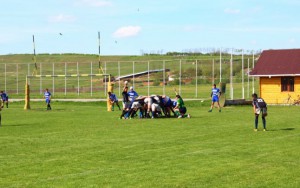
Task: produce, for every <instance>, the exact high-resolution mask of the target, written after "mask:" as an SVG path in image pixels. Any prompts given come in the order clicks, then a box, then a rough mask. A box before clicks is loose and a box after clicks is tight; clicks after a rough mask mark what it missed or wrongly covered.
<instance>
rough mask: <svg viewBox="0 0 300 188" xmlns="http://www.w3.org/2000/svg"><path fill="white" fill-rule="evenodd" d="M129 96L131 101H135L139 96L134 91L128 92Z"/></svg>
mask: <svg viewBox="0 0 300 188" xmlns="http://www.w3.org/2000/svg"><path fill="white" fill-rule="evenodd" d="M128 96H129V101H134V100H135V98H136V97H137V96H139V95H138V94H137V92H135V91H133V90H132V91H128Z"/></svg>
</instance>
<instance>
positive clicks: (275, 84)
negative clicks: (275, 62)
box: [260, 77, 300, 104]
mask: <svg viewBox="0 0 300 188" xmlns="http://www.w3.org/2000/svg"><path fill="white" fill-rule="evenodd" d="M289 94H290V95H291V96H292V97H291V98H292V99H297V98H298V97H297V95H300V77H295V85H294V92H290V91H284V92H281V77H271V78H268V77H261V78H260V97H262V98H263V99H264V100H265V101H266V102H267V103H268V104H286V103H287V98H288V95H289Z"/></svg>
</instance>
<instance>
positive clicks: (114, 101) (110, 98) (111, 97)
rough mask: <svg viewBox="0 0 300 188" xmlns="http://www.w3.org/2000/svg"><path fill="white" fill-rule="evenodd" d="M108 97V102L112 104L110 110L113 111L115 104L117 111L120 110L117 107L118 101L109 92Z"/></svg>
mask: <svg viewBox="0 0 300 188" xmlns="http://www.w3.org/2000/svg"><path fill="white" fill-rule="evenodd" d="M108 96H109V101H110V103H111V104H112V109H111V110H112V111H114V108H115V104H116V105H117V107H118V108H119V110H121V108H120V106H119V101H118V98H117V96H116V95H115V94H114V93H112V92H110V91H109V92H108Z"/></svg>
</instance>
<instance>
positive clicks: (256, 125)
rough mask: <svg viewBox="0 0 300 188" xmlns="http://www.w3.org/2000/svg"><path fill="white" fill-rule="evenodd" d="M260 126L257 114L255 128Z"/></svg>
mask: <svg viewBox="0 0 300 188" xmlns="http://www.w3.org/2000/svg"><path fill="white" fill-rule="evenodd" d="M257 127H258V116H255V129H257Z"/></svg>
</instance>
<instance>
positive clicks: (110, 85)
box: [106, 75, 114, 112]
mask: <svg viewBox="0 0 300 188" xmlns="http://www.w3.org/2000/svg"><path fill="white" fill-rule="evenodd" d="M106 83H107V92H112V93H113V92H114V84H113V83H112V82H111V78H110V75H108V82H106ZM107 111H108V112H110V111H112V104H111V102H110V100H109V95H107Z"/></svg>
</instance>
